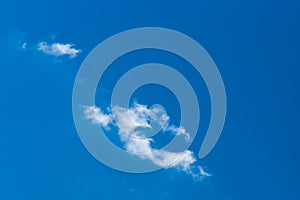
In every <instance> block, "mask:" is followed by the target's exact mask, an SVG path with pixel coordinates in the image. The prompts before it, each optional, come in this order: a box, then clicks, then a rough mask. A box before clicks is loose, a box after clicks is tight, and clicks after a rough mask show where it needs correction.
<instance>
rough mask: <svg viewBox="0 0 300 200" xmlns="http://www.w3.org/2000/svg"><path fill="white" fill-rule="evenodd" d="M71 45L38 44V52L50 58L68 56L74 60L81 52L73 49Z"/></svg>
mask: <svg viewBox="0 0 300 200" xmlns="http://www.w3.org/2000/svg"><path fill="white" fill-rule="evenodd" d="M73 46H74V45H73V44H62V43H52V44H48V43H47V42H40V43H39V44H38V50H39V51H41V52H43V53H45V54H48V55H52V56H56V57H58V56H63V55H68V56H70V58H74V57H76V56H77V54H78V53H79V52H80V51H81V50H80V49H75V48H74V47H73Z"/></svg>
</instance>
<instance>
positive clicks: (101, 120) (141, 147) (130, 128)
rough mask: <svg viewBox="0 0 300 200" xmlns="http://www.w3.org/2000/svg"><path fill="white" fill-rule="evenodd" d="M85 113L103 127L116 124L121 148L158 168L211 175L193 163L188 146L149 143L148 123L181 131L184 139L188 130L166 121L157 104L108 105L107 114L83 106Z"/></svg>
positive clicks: (199, 176) (200, 177)
mask: <svg viewBox="0 0 300 200" xmlns="http://www.w3.org/2000/svg"><path fill="white" fill-rule="evenodd" d="M84 112H85V117H86V118H87V119H89V120H91V121H92V123H94V124H98V125H100V126H102V127H104V128H106V129H107V128H108V127H109V125H113V126H116V127H117V128H118V134H119V136H120V139H121V141H122V142H123V143H124V147H125V149H126V150H127V151H128V152H129V153H131V154H133V155H136V156H138V157H139V158H141V159H147V160H150V161H151V162H153V163H154V164H155V165H157V166H160V167H162V168H165V169H168V168H176V169H178V170H180V171H184V172H185V173H187V174H189V175H191V176H192V177H193V178H195V179H202V178H204V177H208V176H211V175H210V174H209V173H207V172H205V171H204V169H203V168H202V167H201V166H196V165H195V162H196V158H195V156H194V153H193V152H192V151H190V150H184V151H182V152H171V151H166V150H163V149H155V148H153V147H152V145H151V143H153V142H154V141H153V139H152V138H149V137H147V136H146V134H145V132H144V131H143V130H144V129H151V128H152V127H151V123H157V124H159V126H160V129H161V131H162V132H171V133H173V134H176V135H183V136H184V137H185V140H186V142H188V140H189V139H190V134H189V133H188V132H187V131H186V130H185V129H184V127H181V126H180V127H176V126H174V125H170V122H169V121H170V117H169V116H168V115H167V114H166V113H165V112H164V110H162V109H161V108H159V107H154V108H153V109H148V108H147V106H145V105H141V104H138V103H135V104H134V105H133V107H131V108H129V109H127V108H123V107H119V106H115V107H113V108H112V111H111V112H110V113H109V114H105V113H103V112H102V110H101V109H100V108H97V107H96V106H86V107H85V110H84Z"/></svg>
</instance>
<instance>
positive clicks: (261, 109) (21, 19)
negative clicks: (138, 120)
mask: <svg viewBox="0 0 300 200" xmlns="http://www.w3.org/2000/svg"><path fill="white" fill-rule="evenodd" d="M299 9H300V3H299V1H278V0H274V1H260V0H254V1H248V2H247V1H238V0H231V1H216V0H212V1H196V0H195V1H177V0H173V1H169V0H167V1H158V0H153V1H148V2H146V3H144V2H143V1H130V2H129V1H128V2H125V1H109V2H104V1H103V2H101V1H89V0H86V1H81V2H76V1H56V0H52V1H15V0H11V1H6V0H5V1H1V3H0V42H1V48H0V53H1V54H0V56H1V61H2V62H1V65H0V69H1V78H0V89H1V93H2V95H1V97H0V105H1V115H0V128H1V129H0V130H1V132H0V159H1V160H0V199H5V200H8V199H18V200H20V199H26V200H27V199H28V200H35V199H45V200H46V199H49V200H50V199H51V200H52V199H74V200H76V199H145V200H148V199H149V200H150V199H151V200H159V199H172V200H177V199H212V200H240V199H245V200H248V199H249V200H253V199H257V200H259V199H278V200H281V199H290V200H292V199H295V200H296V199H300V184H299V179H300V173H299V169H300V160H299V152H300V149H299V144H298V143H299V140H300V135H299V133H300V132H299V128H298V124H299V111H300V109H299V100H300V98H299V97H300V95H299V85H300V82H299V78H298V76H299V73H300V69H299V67H300V66H299V45H300V40H299V35H300V28H299V18H300V16H299ZM145 26H157V27H165V28H170V29H174V30H177V31H180V32H183V33H185V34H187V35H189V36H190V37H192V38H194V39H195V40H197V41H198V42H199V43H200V44H201V45H202V46H203V47H204V48H205V49H206V50H207V51H208V52H209V54H210V55H211V57H212V58H213V59H214V61H215V63H216V64H217V66H218V68H219V70H220V72H221V74H222V77H223V81H224V83H225V86H226V92H227V98H228V111H227V118H226V124H225V127H224V130H223V133H222V135H221V138H220V140H219V142H218V143H217V145H216V147H215V148H214V149H213V151H212V152H211V153H210V154H209V156H207V157H206V158H205V159H203V160H201V161H200V163H201V164H202V165H204V166H207V169H208V170H209V172H211V173H212V174H213V176H212V177H209V178H208V179H205V180H204V181H202V182H194V181H193V180H192V179H191V178H190V177H188V176H185V174H182V173H177V172H175V171H174V170H160V171H157V172H154V173H149V174H126V173H122V172H118V171H115V170H112V169H110V168H108V167H106V166H104V165H103V164H101V163H100V162H98V161H97V160H96V159H94V158H93V157H92V156H91V155H90V154H89V153H88V152H87V150H86V149H85V147H84V146H83V145H82V143H81V141H80V139H79V137H78V135H77V132H76V129H75V126H74V122H73V118H72V87H73V83H74V80H75V76H76V72H77V70H78V69H79V67H80V65H81V62H82V61H83V60H84V58H85V57H86V56H87V54H88V53H89V51H91V50H92V49H93V48H94V47H95V46H96V45H97V44H98V43H99V42H101V41H103V40H105V39H106V38H107V37H109V36H112V35H114V34H116V33H119V32H121V31H124V30H127V29H131V28H137V27H145ZM42 41H46V42H48V43H49V44H51V43H53V42H60V43H63V44H66V43H72V44H75V45H76V46H75V48H77V49H81V50H82V51H81V52H80V53H78V56H77V57H74V58H72V59H71V58H69V57H68V56H61V57H55V56H51V55H46V54H44V53H42V52H41V51H38V50H37V48H38V44H39V43H40V42H42ZM24 43H26V48H22V45H23V44H24ZM23 47H25V46H23ZM159 53H160V52H156V51H149V52H147V53H145V55H147V56H145V58H143V55H144V54H143V53H141V52H136V54H135V55H128V57H124V58H121V59H120V60H118V61H117V62H116V63H115V65H118V62H119V64H120V63H122V62H124V63H126V66H130V65H131V64H133V65H135V64H140V63H141V62H142V61H143V59H145V61H161V62H164V63H168V62H169V63H168V64H170V65H174V67H176V66H179V64H180V63H181V62H182V61H179V60H175V59H172V58H170V59H169V58H168V56H169V55H164V56H161V55H160V54H159ZM160 56H161V57H160ZM134 57H137V59H134ZM122 59H123V61H122ZM156 59H157V60H156ZM181 64H182V63H181ZM118 73H121V72H120V71H119V72H115V71H111V75H110V76H107V80H108V83H109V81H112V82H113V81H115V80H117V77H118V76H120V74H118ZM182 73H186V74H189V73H191V71H188V70H183V72H182ZM144 89H145V90H149V91H151V88H144ZM200 89H201V88H200ZM104 93H105V92H104ZM100 94H101V91H100V93H99V94H98V95H100ZM148 94H149V93H148ZM162 94H164V93H163V92H162ZM198 95H199V96H202V93H201V94H198ZM205 95H207V93H205V92H203V96H205ZM136 96H137V98H139V100H140V101H141V102H144V103H153V102H155V101H156V100H157V98H156V97H157V96H156V95H149V96H143V95H142V91H137V93H136ZM105 98H107V97H105ZM168 98H170V99H172V98H173V97H172V95H169V96H168V95H167V97H166V98H165V101H167V100H168ZM99 101H100V100H99ZM106 103H107V102H106ZM162 103H163V102H162ZM99 104H101V102H99ZM104 104H105V103H104ZM203 104H204V105H207V106H204V108H203V112H204V114H203V120H204V128H203V130H205V124H206V126H207V123H208V122H207V120H208V119H209V117H207V116H209V112H210V111H209V102H207V100H203ZM176 105H177V104H176V102H175V103H174V104H169V106H170V110H169V112H170V114H171V115H172V112H173V110H172V109H175V110H176V109H178V107H176ZM174 113H176V112H175V111H174ZM205 116H206V117H205ZM177 117H178V116H177ZM176 120H177V121H178V119H176V116H174V123H176V122H177V121H176ZM206 128H207V127H206ZM203 130H202V129H201V130H200V131H203ZM199 135H200V136H199V138H197V141H195V142H194V143H193V145H192V146H191V149H192V150H193V149H194V150H195V151H197V149H198V146H199V145H200V144H201V139H202V138H203V135H201V133H200V134H199ZM201 137H202V138H201Z"/></svg>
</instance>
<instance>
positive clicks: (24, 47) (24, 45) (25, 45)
mask: <svg viewBox="0 0 300 200" xmlns="http://www.w3.org/2000/svg"><path fill="white" fill-rule="evenodd" d="M26 48H27V42H23V43H22V45H21V49H23V50H25V49H26Z"/></svg>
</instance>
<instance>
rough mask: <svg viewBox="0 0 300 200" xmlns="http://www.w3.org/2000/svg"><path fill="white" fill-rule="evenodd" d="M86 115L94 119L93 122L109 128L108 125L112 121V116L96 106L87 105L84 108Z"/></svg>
mask: <svg viewBox="0 0 300 200" xmlns="http://www.w3.org/2000/svg"><path fill="white" fill-rule="evenodd" d="M84 114H85V117H86V118H87V119H90V120H92V123H94V124H99V125H101V126H103V127H104V128H106V129H108V125H109V124H111V123H112V116H111V115H106V114H104V113H103V112H102V110H101V109H100V108H97V107H96V106H89V107H88V106H86V107H85V110H84Z"/></svg>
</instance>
